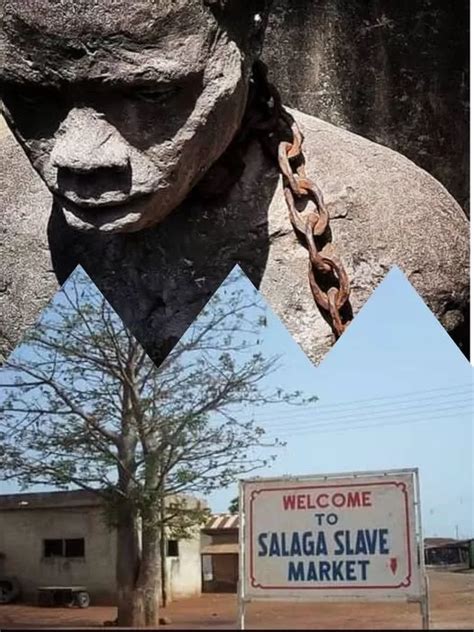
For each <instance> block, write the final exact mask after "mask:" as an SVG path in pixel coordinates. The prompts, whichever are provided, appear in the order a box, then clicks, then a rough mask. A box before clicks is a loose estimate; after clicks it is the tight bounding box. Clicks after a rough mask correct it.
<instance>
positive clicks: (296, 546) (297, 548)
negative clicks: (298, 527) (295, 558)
mask: <svg viewBox="0 0 474 632" xmlns="http://www.w3.org/2000/svg"><path fill="white" fill-rule="evenodd" d="M290 555H301V544H300V537H299V534H298V532H297V531H293V535H292V536H291V549H290Z"/></svg>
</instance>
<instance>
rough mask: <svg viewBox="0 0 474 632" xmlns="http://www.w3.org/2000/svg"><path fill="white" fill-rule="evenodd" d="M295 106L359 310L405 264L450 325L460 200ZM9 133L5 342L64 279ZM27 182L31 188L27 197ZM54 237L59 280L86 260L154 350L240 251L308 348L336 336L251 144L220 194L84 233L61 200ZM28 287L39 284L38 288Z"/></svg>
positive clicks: (459, 248) (270, 171)
mask: <svg viewBox="0 0 474 632" xmlns="http://www.w3.org/2000/svg"><path fill="white" fill-rule="evenodd" d="M293 114H294V115H295V117H296V118H297V119H298V121H299V122H300V124H301V125H302V127H303V130H304V132H305V145H304V147H305V154H306V157H307V169H308V173H309V175H310V177H312V178H314V179H316V180H317V182H318V184H319V186H320V187H321V188H322V190H323V192H325V195H326V197H327V200H328V207H329V210H330V214H331V217H332V220H331V234H332V243H331V244H330V245H329V246H328V247H330V248H331V249H332V250H333V252H334V253H335V254H336V255H337V256H339V258H341V259H342V260H343V262H344V264H345V266H346V269H347V272H348V274H349V276H350V278H351V280H352V297H351V303H352V307H353V310H354V312H355V313H357V312H358V311H359V309H360V308H361V307H362V305H363V304H364V303H365V301H366V300H367V299H368V298H369V297H370V295H371V293H372V291H373V290H374V288H375V287H376V286H377V285H378V283H379V282H380V281H381V280H382V278H383V277H384V276H385V275H386V274H387V272H388V271H389V269H390V268H391V267H392V266H393V265H398V266H399V267H400V268H401V270H402V271H403V272H404V273H405V274H406V275H407V276H408V279H409V280H410V281H411V282H412V283H413V285H414V286H415V288H416V289H417V290H418V292H419V293H420V294H421V296H422V297H423V298H424V300H425V301H426V302H427V304H428V305H429V307H430V308H431V309H432V310H433V311H434V312H435V314H436V315H437V316H438V317H439V318H441V319H442V320H443V319H444V324H445V325H446V326H447V327H452V328H455V327H457V326H458V325H459V318H460V316H459V315H460V314H461V312H462V311H463V309H465V308H466V305H467V293H468V286H469V270H468V227H467V221H466V219H465V216H464V214H463V212H462V210H461V209H460V207H459V206H458V205H457V204H456V202H455V201H454V200H453V198H452V197H451V196H450V195H449V194H448V193H447V191H446V190H445V189H444V188H443V187H442V186H441V185H439V183H437V182H436V181H435V180H434V179H433V178H432V177H431V176H429V175H428V174H427V173H426V172H424V171H422V170H421V169H419V168H418V167H416V166H415V165H414V164H413V163H411V162H410V161H409V160H407V159H406V158H404V157H403V156H401V155H400V154H397V153H395V152H392V151H391V150H389V149H386V148H384V147H381V146H379V145H376V144H374V143H371V142H369V141H366V140H365V139H362V138H360V137H358V136H355V135H353V134H350V133H349V132H346V131H344V130H341V129H338V128H335V127H333V126H331V125H329V124H327V123H323V122H322V121H319V120H317V119H315V118H313V117H309V116H305V115H302V114H300V113H296V112H293ZM2 145H4V149H3V151H2V152H1V157H0V160H7V163H5V164H4V166H3V167H2V168H1V171H2V174H8V182H7V183H6V184H7V187H6V192H5V188H3V189H2V198H3V199H2V202H1V208H2V213H3V214H2V217H1V219H0V221H1V222H2V229H3V239H2V243H1V244H0V250H1V261H2V266H5V264H4V262H6V265H7V266H9V269H8V270H7V269H6V268H5V269H2V271H1V274H2V278H4V279H9V283H10V285H9V287H8V289H7V292H6V293H5V295H4V296H2V295H1V294H0V310H1V311H0V331H2V332H3V334H4V335H5V337H6V340H7V341H8V342H6V343H5V344H4V348H5V349H6V348H7V347H8V348H12V346H13V345H14V344H15V343H16V342H18V340H19V338H20V336H21V334H22V333H23V332H24V330H25V327H26V326H27V324H29V323H31V322H32V320H33V319H34V317H36V316H37V315H38V314H39V312H40V310H41V308H42V307H44V305H45V304H46V302H47V300H48V299H49V298H50V297H51V295H52V294H53V293H54V291H55V289H56V288H57V282H56V279H55V277H54V275H53V273H52V271H51V261H50V258H49V252H48V244H47V241H46V223H47V215H48V213H49V209H48V204H47V200H48V199H49V196H48V194H47V193H46V192H45V189H44V187H42V185H41V182H40V181H39V179H38V178H37V177H36V176H34V175H33V174H32V173H31V168H30V167H29V165H28V164H27V163H26V159H25V158H24V157H23V156H22V154H21V153H20V150H19V149H18V148H17V146H16V145H14V144H13V141H12V139H11V137H10V136H4V137H3V138H2ZM18 183H25V185H26V186H28V187H29V188H28V190H26V192H25V194H24V195H23V196H22V195H21V194H20V187H19V185H18ZM28 183H30V184H28ZM31 183H34V186H32V185H31ZM20 197H21V198H22V199H21V200H20V199H19V198H20ZM5 208H7V212H6V213H5V212H4V211H3V209H5ZM22 213H23V217H22V216H21V215H22ZM49 236H50V242H49V247H50V248H51V255H52V260H53V265H54V268H55V272H56V274H57V275H58V276H59V278H60V280H61V281H63V280H64V279H65V277H66V276H67V274H68V273H69V272H70V271H71V270H72V269H73V267H74V266H75V265H76V264H77V263H82V265H83V266H84V268H85V269H86V271H87V272H88V273H89V274H90V276H91V277H92V279H93V280H94V281H95V282H96V283H97V285H98V287H99V288H100V289H101V290H102V291H103V293H104V294H105V296H106V298H107V299H108V300H109V301H110V302H111V304H112V305H113V306H114V308H115V309H116V310H117V312H118V313H119V314H120V315H121V317H122V318H123V319H124V322H125V324H126V325H127V326H129V327H130V328H131V330H132V332H133V333H134V334H135V335H136V336H137V337H138V339H139V340H140V341H141V343H142V344H143V345H144V346H145V347H146V349H147V350H148V352H149V353H150V354H151V355H152V356H153V358H154V359H155V360H157V361H159V360H160V359H161V358H162V357H163V355H164V354H165V353H166V352H167V351H168V350H169V349H170V347H171V346H172V345H173V344H175V342H176V341H177V340H178V339H179V337H180V336H181V335H182V334H183V333H184V331H185V329H186V328H187V327H188V326H189V324H190V323H191V321H192V320H193V319H194V318H195V317H196V316H197V314H198V313H199V311H200V309H201V308H202V307H203V306H204V304H205V302H206V301H207V300H208V298H209V297H210V296H211V295H212V293H213V292H215V290H216V289H217V287H218V286H219V284H220V283H221V282H222V281H223V280H224V278H225V277H226V276H227V274H228V273H229V272H230V270H231V269H232V268H233V266H234V265H235V264H237V263H238V264H240V265H241V267H242V268H243V270H244V271H245V272H246V274H247V275H248V276H249V277H250V279H251V281H252V282H253V283H254V284H255V285H256V286H257V287H259V288H260V290H261V292H262V294H263V296H264V297H265V299H266V300H267V301H268V303H269V305H270V306H271V307H272V309H273V310H274V311H275V312H276V314H277V315H278V316H279V317H280V318H281V319H282V321H283V322H284V323H285V325H286V326H287V327H288V329H289V331H290V332H291V334H292V335H293V336H294V337H295V339H296V340H297V341H298V342H299V343H300V344H301V346H302V348H303V350H304V351H305V352H306V353H307V354H308V355H309V356H310V357H311V359H313V360H314V361H319V360H320V359H321V358H322V357H323V356H324V354H325V353H326V352H327V351H328V350H329V348H330V346H331V344H332V334H331V331H330V329H329V326H328V325H327V323H326V322H325V321H324V319H323V318H322V316H321V315H320V314H319V312H318V310H317V309H316V307H315V306H314V303H313V299H312V296H311V292H310V289H309V285H308V280H307V268H308V265H307V253H306V251H305V249H304V248H303V247H302V246H301V245H300V244H299V243H298V241H297V239H296V237H295V235H294V234H293V231H292V229H291V227H290V223H289V219H288V214H287V209H286V205H285V202H284V198H283V195H282V188H281V181H280V178H279V176H278V172H277V171H276V169H275V168H274V167H272V165H271V164H269V163H268V162H267V161H266V159H264V158H263V156H262V155H261V153H260V150H259V148H258V146H257V145H256V144H255V145H253V146H252V147H251V148H250V150H249V152H248V154H247V156H246V170H245V172H244V174H243V176H242V177H241V179H240V181H239V182H238V183H237V184H236V185H235V186H234V188H233V190H232V192H231V193H230V195H229V196H228V198H227V200H226V202H225V203H219V204H217V203H204V202H201V203H199V204H196V203H192V202H191V201H190V200H187V201H186V202H185V203H184V204H183V205H182V206H181V207H180V208H179V209H177V210H176V211H175V212H173V213H172V214H171V216H169V217H168V218H167V219H166V220H165V221H164V222H163V223H162V224H160V225H159V226H157V227H155V228H153V229H150V230H147V231H142V232H139V233H135V234H121V235H98V234H94V233H88V234H81V233H78V232H76V231H73V230H71V229H70V228H68V227H67V226H66V225H65V222H64V220H63V218H62V216H61V214H58V213H54V214H53V216H52V219H51V221H50V226H49ZM25 288H31V290H29V296H26V294H25Z"/></svg>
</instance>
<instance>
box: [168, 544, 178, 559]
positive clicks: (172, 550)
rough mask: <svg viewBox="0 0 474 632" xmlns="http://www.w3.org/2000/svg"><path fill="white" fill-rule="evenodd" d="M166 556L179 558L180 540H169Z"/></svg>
mask: <svg viewBox="0 0 474 632" xmlns="http://www.w3.org/2000/svg"><path fill="white" fill-rule="evenodd" d="M166 555H167V556H168V557H179V548H178V540H168V549H167V551H166Z"/></svg>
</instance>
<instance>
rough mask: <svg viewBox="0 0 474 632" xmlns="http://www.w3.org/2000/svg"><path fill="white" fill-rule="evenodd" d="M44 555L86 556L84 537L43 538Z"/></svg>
mask: <svg viewBox="0 0 474 632" xmlns="http://www.w3.org/2000/svg"><path fill="white" fill-rule="evenodd" d="M43 557H85V547H84V538H71V539H64V540H59V539H57V540H56V539H55V540H43Z"/></svg>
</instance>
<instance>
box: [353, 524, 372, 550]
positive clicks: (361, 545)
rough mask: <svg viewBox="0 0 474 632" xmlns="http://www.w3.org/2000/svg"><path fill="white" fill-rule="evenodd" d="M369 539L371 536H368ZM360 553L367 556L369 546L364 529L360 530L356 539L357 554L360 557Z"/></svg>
mask: <svg viewBox="0 0 474 632" xmlns="http://www.w3.org/2000/svg"><path fill="white" fill-rule="evenodd" d="M368 537H369V536H367V538H368ZM359 553H363V554H364V555H367V545H366V542H365V536H364V532H363V531H362V529H359V530H358V531H357V538H356V545H355V554H356V555H359Z"/></svg>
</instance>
